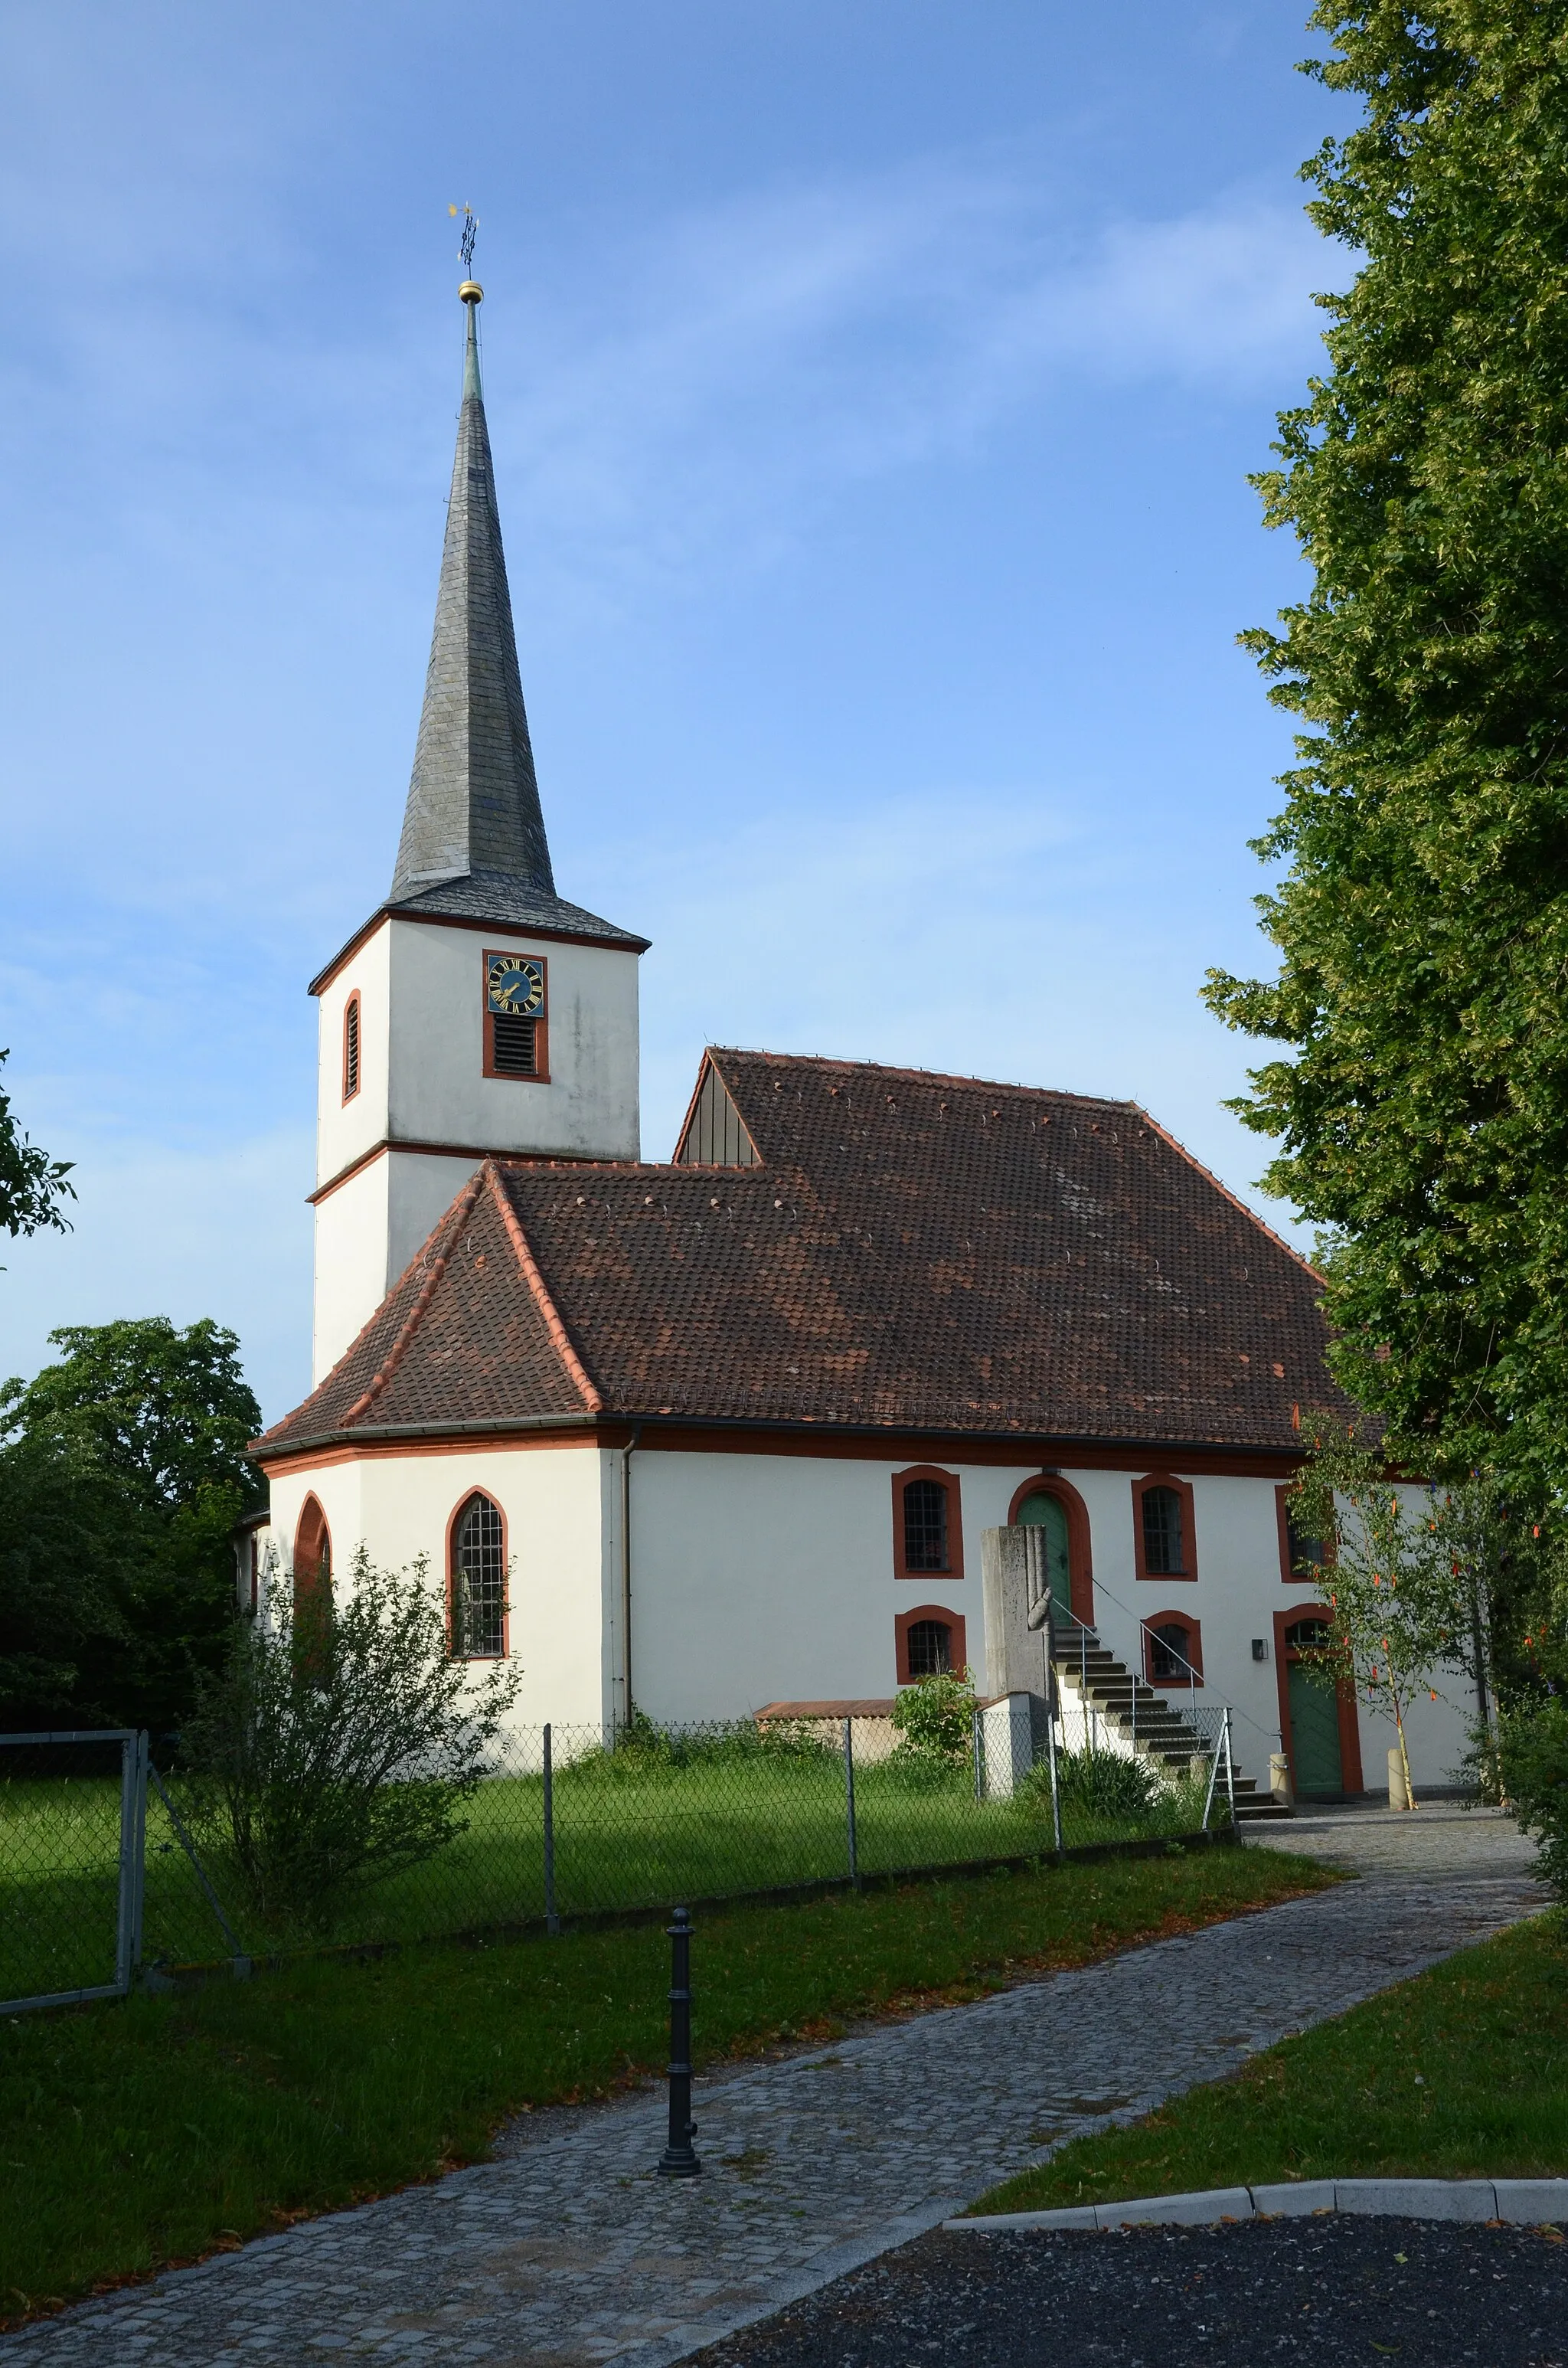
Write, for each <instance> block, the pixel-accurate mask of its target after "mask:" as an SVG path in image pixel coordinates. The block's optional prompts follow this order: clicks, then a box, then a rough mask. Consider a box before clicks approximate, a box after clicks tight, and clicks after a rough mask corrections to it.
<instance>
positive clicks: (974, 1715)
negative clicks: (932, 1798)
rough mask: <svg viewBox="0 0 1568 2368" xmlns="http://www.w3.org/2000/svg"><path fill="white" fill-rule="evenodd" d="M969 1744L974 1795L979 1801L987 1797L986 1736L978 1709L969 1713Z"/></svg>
mask: <svg viewBox="0 0 1568 2368" xmlns="http://www.w3.org/2000/svg"><path fill="white" fill-rule="evenodd" d="M969 1745H970V1752H971V1757H972V1758H973V1760H974V1797H975V1799H976V1800H977V1801H983V1800H984V1798H985V1737H984V1736H983V1733H982V1732H981V1725H980V1713H979V1711H978V1710H972V1711H971V1713H970V1714H969Z"/></svg>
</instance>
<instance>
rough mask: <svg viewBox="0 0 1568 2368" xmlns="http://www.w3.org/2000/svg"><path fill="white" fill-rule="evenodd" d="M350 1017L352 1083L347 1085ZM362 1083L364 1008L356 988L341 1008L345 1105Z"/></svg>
mask: <svg viewBox="0 0 1568 2368" xmlns="http://www.w3.org/2000/svg"><path fill="white" fill-rule="evenodd" d="M350 1015H352V1018H353V1025H354V1065H353V1080H354V1081H353V1083H352V1085H351V1084H350V1083H349V1063H348V1031H349V1019H350ZM364 1081H365V1012H364V1007H363V1005H362V1004H361V1003H360V1000H359V990H358V987H356V988H355V990H354V992H353V994H352V995H351V996H349V997H348V1000H347V1003H346V1004H345V1005H344V1007H343V1099H344V1102H345V1104H346V1105H347V1103H349V1102H351V1101H352V1100H353V1099H354V1097H355V1095H356V1094H357V1093H358V1090H359V1088H360V1087H361V1086H362V1085H363V1083H364Z"/></svg>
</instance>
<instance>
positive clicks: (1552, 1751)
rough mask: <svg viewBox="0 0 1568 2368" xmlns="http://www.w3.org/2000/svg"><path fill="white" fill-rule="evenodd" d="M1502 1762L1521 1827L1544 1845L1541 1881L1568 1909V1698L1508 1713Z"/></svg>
mask: <svg viewBox="0 0 1568 2368" xmlns="http://www.w3.org/2000/svg"><path fill="white" fill-rule="evenodd" d="M1498 1758H1499V1761H1500V1764H1501V1770H1502V1777H1503V1784H1504V1788H1505V1790H1506V1793H1507V1796H1508V1798H1509V1800H1510V1801H1511V1802H1512V1804H1513V1805H1514V1809H1515V1811H1516V1813H1517V1816H1518V1820H1519V1824H1520V1825H1521V1827H1523V1828H1524V1830H1525V1832H1526V1833H1527V1834H1533V1835H1534V1836H1535V1838H1536V1839H1537V1841H1538V1842H1539V1843H1540V1861H1539V1864H1540V1876H1541V1880H1542V1881H1543V1882H1544V1883H1546V1884H1549V1885H1550V1886H1551V1890H1552V1891H1554V1892H1555V1893H1556V1895H1557V1897H1558V1898H1559V1899H1560V1900H1561V1901H1562V1902H1563V1904H1564V1905H1565V1906H1568V1700H1565V1699H1564V1697H1563V1696H1562V1694H1550V1695H1547V1696H1546V1697H1545V1698H1544V1699H1543V1700H1541V1701H1539V1702H1533V1703H1532V1704H1531V1705H1530V1706H1529V1708H1528V1710H1517V1711H1513V1712H1509V1713H1506V1714H1505V1716H1504V1718H1503V1721H1502V1725H1501V1731H1500V1736H1499V1752H1498Z"/></svg>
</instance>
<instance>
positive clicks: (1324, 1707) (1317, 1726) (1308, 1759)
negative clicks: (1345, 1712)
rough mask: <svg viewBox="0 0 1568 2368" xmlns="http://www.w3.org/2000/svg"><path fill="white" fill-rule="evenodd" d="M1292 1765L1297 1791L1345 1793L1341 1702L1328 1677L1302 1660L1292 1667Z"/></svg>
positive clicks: (1290, 1678) (1290, 1680)
mask: <svg viewBox="0 0 1568 2368" xmlns="http://www.w3.org/2000/svg"><path fill="white" fill-rule="evenodd" d="M1288 1674H1289V1682H1290V1746H1291V1750H1290V1766H1291V1774H1292V1776H1293V1778H1294V1780H1295V1786H1296V1790H1297V1792H1298V1793H1343V1792H1344V1790H1345V1771H1344V1769H1343V1767H1342V1766H1341V1764H1340V1758H1339V1702H1338V1698H1337V1696H1336V1695H1335V1690H1334V1687H1333V1685H1332V1683H1331V1682H1330V1680H1329V1679H1326V1678H1323V1677H1320V1676H1319V1675H1318V1674H1317V1672H1316V1671H1315V1670H1314V1669H1309V1668H1306V1667H1305V1666H1304V1665H1303V1664H1302V1663H1301V1662H1300V1661H1292V1662H1291V1664H1290V1670H1289V1673H1288Z"/></svg>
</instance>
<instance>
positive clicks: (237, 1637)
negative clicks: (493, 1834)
mask: <svg viewBox="0 0 1568 2368" xmlns="http://www.w3.org/2000/svg"><path fill="white" fill-rule="evenodd" d="M520 1677H521V1672H520V1671H519V1670H517V1668H514V1667H510V1666H499V1667H495V1668H490V1669H489V1670H488V1671H487V1672H486V1673H485V1675H484V1676H483V1677H482V1678H480V1677H476V1676H475V1675H474V1674H473V1673H472V1669H471V1668H470V1666H469V1665H468V1664H466V1663H464V1662H460V1661H454V1660H452V1659H451V1658H450V1656H449V1651H448V1643H447V1631H446V1621H445V1617H444V1613H443V1610H442V1606H441V1601H440V1597H439V1595H438V1593H437V1590H436V1589H435V1588H433V1587H432V1586H431V1584H430V1578H429V1571H428V1568H427V1565H426V1564H425V1562H423V1561H419V1562H416V1563H415V1564H414V1565H413V1566H412V1567H411V1568H410V1569H408V1570H406V1571H383V1570H378V1569H377V1568H376V1567H375V1566H374V1565H373V1564H372V1563H371V1562H370V1560H369V1556H368V1555H367V1554H366V1552H365V1549H364V1548H363V1546H361V1547H359V1548H358V1551H357V1552H356V1554H355V1556H354V1561H353V1565H352V1566H351V1569H350V1572H349V1575H348V1578H347V1584H346V1585H342V1586H340V1587H339V1588H337V1589H336V1590H335V1594H334V1595H328V1594H326V1593H325V1592H322V1593H319V1594H318V1593H316V1592H314V1591H312V1593H311V1594H310V1595H308V1596H307V1597H306V1599H305V1600H304V1604H303V1606H302V1608H301V1612H300V1614H299V1616H298V1618H297V1619H296V1616H295V1614H294V1611H293V1610H292V1608H291V1606H290V1601H289V1595H288V1590H287V1589H286V1588H278V1589H276V1590H275V1593H274V1596H273V1600H272V1603H271V1605H270V1606H269V1612H268V1618H267V1621H266V1622H261V1621H256V1622H244V1623H236V1624H235V1626H234V1627H233V1630H232V1632H231V1637H230V1645H229V1652H228V1656H227V1660H226V1663H225V1667H224V1669H223V1673H222V1676H221V1677H220V1678H219V1679H217V1680H215V1681H213V1682H210V1684H209V1685H208V1686H207V1687H206V1688H205V1690H204V1700H203V1702H202V1706H201V1708H200V1710H199V1713H198V1714H197V1716H196V1717H195V1719H194V1720H193V1721H192V1722H191V1725H190V1726H189V1728H188V1730H187V1737H186V1746H187V1759H188V1760H189V1762H190V1765H191V1766H192V1768H193V1769H194V1770H195V1771H196V1773H197V1775H198V1777H199V1778H202V1777H205V1778H206V1780H207V1782H208V1784H209V1785H210V1793H209V1794H208V1796H207V1797H208V1809H207V1816H206V1817H205V1819H204V1821H203V1822H204V1824H205V1826H206V1828H207V1829H208V1830H209V1831H213V1830H216V1831H217V1832H219V1833H220V1834H221V1837H222V1844H223V1847H224V1848H225V1850H227V1851H228V1852H231V1853H232V1855H233V1861H234V1863H235V1864H236V1866H237V1868H238V1871H239V1873H240V1875H241V1878H242V1880H243V1882H244V1885H245V1888H246V1890H247V1891H248V1893H249V1895H250V1897H251V1901H252V1904H253V1906H254V1907H255V1908H256V1913H257V1915H258V1916H259V1917H260V1918H261V1920H262V1922H263V1923H264V1924H265V1925H267V1927H268V1928H269V1929H271V1930H295V1931H300V1932H305V1933H321V1932H323V1931H325V1930H329V1929H330V1928H331V1926H332V1924H333V1922H334V1919H335V1917H336V1915H337V1913H338V1911H339V1909H340V1908H341V1907H342V1906H343V1903H344V1902H345V1900H346V1899H347V1898H349V1897H350V1896H352V1895H353V1893H354V1892H356V1891H357V1890H358V1889H360V1888H362V1887H363V1886H364V1885H365V1884H369V1883H372V1882H375V1881H377V1880H379V1879H380V1878H381V1877H382V1876H384V1875H388V1874H393V1873H397V1872H399V1871H400V1870H401V1869H403V1868H405V1867H409V1866H414V1865H416V1864H417V1863H418V1862H419V1861H421V1860H422V1859H426V1858H428V1857H430V1856H431V1855H432V1854H433V1853H434V1852H435V1851H437V1850H440V1849H441V1848H443V1847H444V1845H445V1844H446V1843H447V1842H449V1841H450V1840H451V1839H453V1838H454V1837H455V1836H456V1835H458V1834H460V1833H461V1832H463V1831H465V1830H466V1825H467V1821H466V1819H465V1818H464V1816H463V1815H462V1811H463V1806H464V1804H465V1803H466V1802H467V1801H469V1800H470V1799H471V1798H472V1794H473V1793H474V1791H475V1789H476V1787H477V1786H478V1784H479V1783H480V1782H481V1779H482V1777H483V1774H484V1771H485V1768H486V1765H487V1763H488V1760H489V1757H490V1752H491V1748H492V1746H493V1745H494V1740H495V1737H496V1734H497V1732H498V1730H499V1728H500V1725H501V1721H502V1719H503V1717H504V1715H505V1713H506V1710H507V1709H508V1707H509V1706H510V1704H511V1702H513V1701H514V1700H515V1698H516V1695H517V1686H518V1683H519V1681H520Z"/></svg>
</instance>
